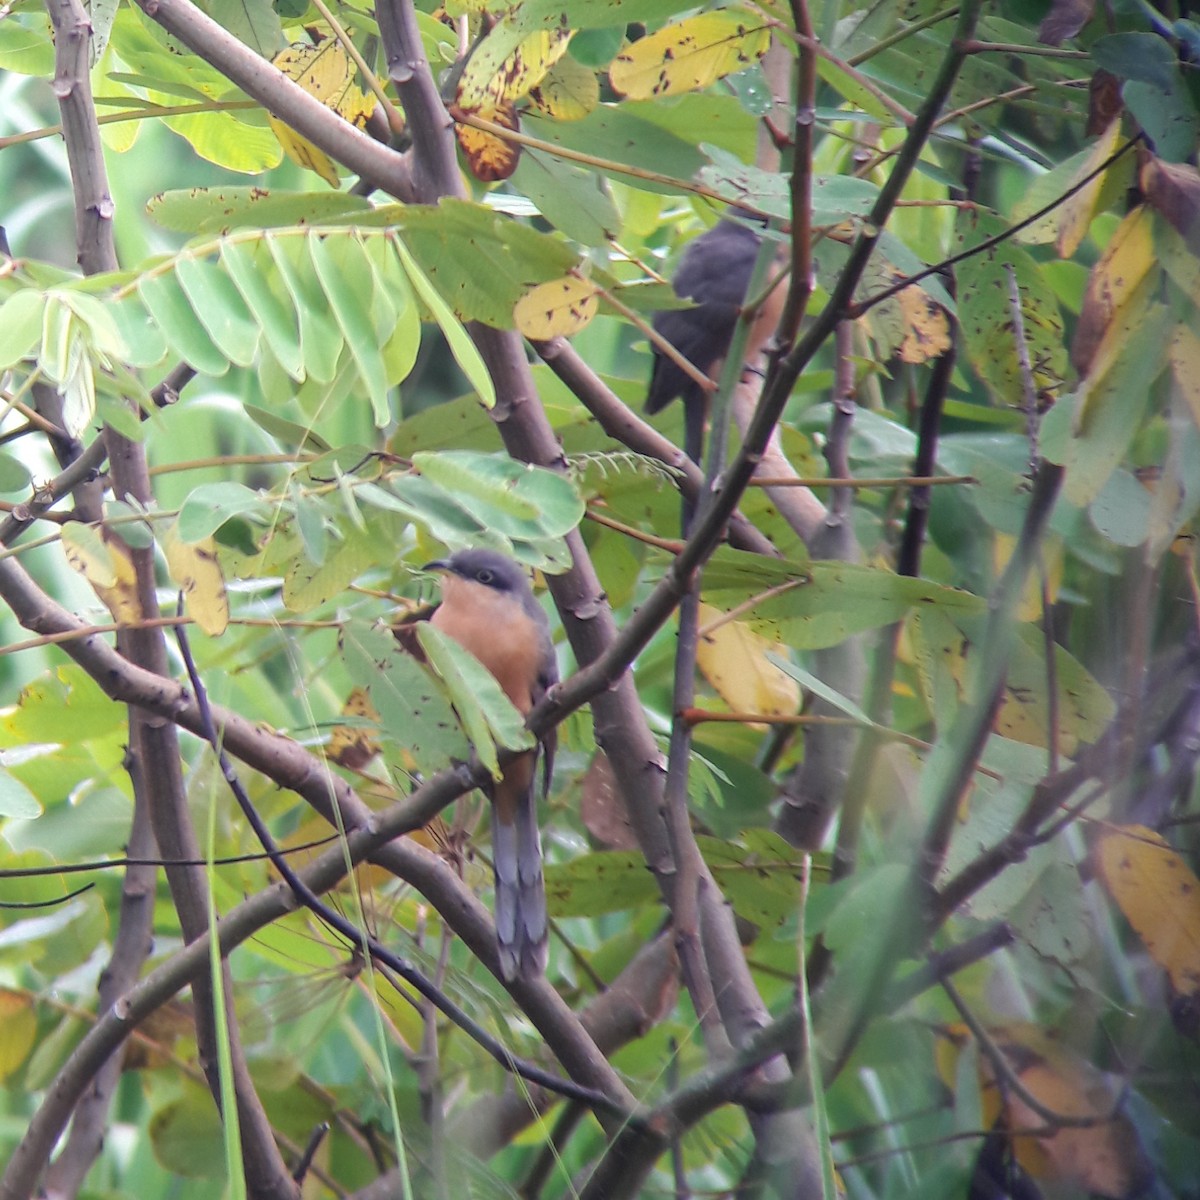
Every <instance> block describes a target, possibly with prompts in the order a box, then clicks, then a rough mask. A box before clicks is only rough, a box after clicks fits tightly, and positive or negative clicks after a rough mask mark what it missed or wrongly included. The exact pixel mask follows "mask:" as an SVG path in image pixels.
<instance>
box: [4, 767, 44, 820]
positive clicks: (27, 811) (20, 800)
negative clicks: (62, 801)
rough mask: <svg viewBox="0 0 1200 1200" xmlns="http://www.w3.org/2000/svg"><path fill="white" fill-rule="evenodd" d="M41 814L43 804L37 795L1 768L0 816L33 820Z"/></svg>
mask: <svg viewBox="0 0 1200 1200" xmlns="http://www.w3.org/2000/svg"><path fill="white" fill-rule="evenodd" d="M41 814H42V806H41V805H40V804H39V803H38V801H37V797H36V796H34V794H33V793H32V792H31V791H30V790H29V789H28V788H27V787H26V786H25V785H24V784H23V783H21V781H20V780H18V779H14V778H13V777H12V776H11V775H10V774H9V773H8V772H7V771H5V770H4V769H3V768H0V817H14V818H16V819H17V820H19V821H32V820H34V819H35V818H36V817H39V816H41Z"/></svg>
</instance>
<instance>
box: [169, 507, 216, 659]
mask: <svg viewBox="0 0 1200 1200" xmlns="http://www.w3.org/2000/svg"><path fill="white" fill-rule="evenodd" d="M163 552H164V553H165V554H166V558H167V570H168V572H170V575H171V579H172V580H173V581H174V583H175V585H176V586H177V587H178V588H179V590H180V591H181V592H183V606H184V609H185V611H186V612H187V615H188V616H189V617H191V618H192V620H193V621H195V622H196V624H197V625H198V626H199V627H200V628H201V629H202V630H203V631H204V632H205V633H207V634H208V636H209V637H220V636H221V634H223V633H224V632H225V630H226V628H227V627H228V625H229V596H228V594H227V593H226V591H225V576H224V575H223V574H222V573H221V564H220V563H219V562H218V561H217V544H216V542H214V541H213V539H212V538H210V537H207V538H205V539H204V540H203V541H200V542H194V543H190V542H183V541H180V539H179V532H178V529H177V527H176V526H175V525H172V526H171V528H170V529H169V530H168V531H167V534H166V536H165V537H164V538H163Z"/></svg>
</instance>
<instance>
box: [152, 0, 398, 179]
mask: <svg viewBox="0 0 1200 1200" xmlns="http://www.w3.org/2000/svg"><path fill="white" fill-rule="evenodd" d="M138 7H140V8H141V10H142V11H143V12H144V13H145V14H146V16H148V17H149V18H150V19H151V20H152V21H156V22H158V24H159V25H161V26H162V27H163V28H164V29H165V30H166V31H167V32H168V33H169V34H171V36H172V37H176V38H178V39H179V40H180V41H181V42H182V43H183V44H184V45H185V46H186V47H187V48H188V49H189V50H193V51H195V53H196V54H198V55H200V57H201V58H203V59H204V60H205V61H206V62H207V63H209V64H210V65H211V66H213V67H215V68H216V69H217V70H218V71H220V72H221V74H222V75H224V76H225V77H226V78H227V79H229V80H230V81H232V82H233V83H235V84H237V86H238V87H240V88H241V89H242V91H244V92H245V93H246V94H247V95H248V96H250V97H252V98H253V99H255V100H257V101H258V102H259V104H261V105H262V106H263V107H264V108H266V109H267V110H268V111H270V112H272V113H274V114H275V115H276V116H277V117H279V118H281V119H282V120H284V121H286V122H287V123H288V125H290V126H291V127H292V128H293V129H294V130H295V131H296V132H297V133H299V134H301V135H303V136H304V137H306V138H308V140H309V141H310V142H312V143H313V144H314V145H315V146H319V147H320V148H321V149H322V150H324V151H325V153H326V154H328V155H329V157H330V158H332V159H334V160H336V161H337V162H340V163H341V164H342V165H343V166H345V167H347V168H349V169H350V170H351V171H354V172H355V173H356V174H358V175H360V176H361V177H362V178H363V179H364V180H366V181H367V182H368V183H370V184H371V185H372V186H373V187H376V188H379V189H380V190H382V191H385V192H387V193H389V194H390V195H392V196H395V197H396V198H397V199H398V200H403V201H405V202H413V201H415V200H416V199H417V196H416V191H417V189H416V185H415V183H414V180H413V178H412V173H411V170H410V165H409V160H408V158H407V157H406V156H405V155H403V154H400V153H397V152H396V151H395V150H391V149H389V148H388V147H387V146H384V145H381V144H380V143H379V142H377V141H375V140H374V139H373V138H371V137H368V136H367V134H365V133H363V132H362V131H361V130H359V129H356V128H355V127H354V126H353V125H351V124H350V123H349V122H348V121H345V120H343V119H342V118H341V117H340V116H338V114H337V113H335V112H334V111H333V109H331V108H326V107H325V105H324V104H322V103H321V101H320V100H318V99H316V98H315V97H313V96H310V95H309V94H308V93H307V92H306V91H305V90H304V89H303V88H302V87H300V86H299V84H297V83H294V82H293V81H292V80H291V79H289V78H288V77H287V76H286V75H284V74H283V73H282V72H281V71H280V70H279V69H278V68H277V67H275V66H274V65H273V64H271V63H269V62H267V60H266V59H265V58H262V57H260V56H259V55H258V54H256V53H255V52H254V51H253V50H251V49H250V47H249V46H247V45H245V44H244V43H242V42H239V41H238V39H237V38H235V37H234V36H233V34H231V33H229V32H227V31H226V30H225V29H223V28H222V27H221V26H220V25H218V24H217V23H216V21H214V20H213V19H212V18H211V17H209V16H206V15H205V14H204V13H203V12H202V11H201V10H200V9H199V8H197V7H196V5H194V4H192V3H191V2H190V0H138Z"/></svg>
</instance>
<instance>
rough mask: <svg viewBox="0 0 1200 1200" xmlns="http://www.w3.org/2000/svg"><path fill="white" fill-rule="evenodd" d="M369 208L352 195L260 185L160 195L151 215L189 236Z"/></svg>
mask: <svg viewBox="0 0 1200 1200" xmlns="http://www.w3.org/2000/svg"><path fill="white" fill-rule="evenodd" d="M370 210H371V202H370V201H369V200H367V199H366V198H365V197H363V196H354V195H351V194H350V193H348V192H286V191H278V190H276V191H268V190H267V189H266V188H259V187H245V188H238V187H226V188H206V187H198V188H187V189H186V190H179V191H172V192H159V193H158V195H157V196H151V197H150V199H149V200H148V201H147V202H146V211H147V212H148V213H149V214H150V216H151V217H153V218H154V220H155V221H157V222H158V223H159V224H160V225H161V226H162V227H163V228H164V229H172V230H175V231H176V232H177V233H186V234H190V235H195V234H204V233H208V234H226V233H229V232H230V231H231V230H233V229H243V228H252V229H270V228H273V227H276V226H285V227H287V226H294V225H320V224H322V223H323V222H325V221H327V220H329V219H330V218H331V217H344V216H346V215H347V214H351V213H361V212H369V211H370Z"/></svg>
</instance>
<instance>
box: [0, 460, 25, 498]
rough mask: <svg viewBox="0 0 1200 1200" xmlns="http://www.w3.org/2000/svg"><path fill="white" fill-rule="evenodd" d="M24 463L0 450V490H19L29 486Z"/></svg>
mask: <svg viewBox="0 0 1200 1200" xmlns="http://www.w3.org/2000/svg"><path fill="white" fill-rule="evenodd" d="M29 478H30V476H29V471H28V469H27V468H26V466H25V464H24V463H22V462H20V461H18V460H17V459H15V458H13V456H12V455H11V454H8V453H7V452H0V492H19V491H23V490H24V489H25V488H27V487H28V486H29Z"/></svg>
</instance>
